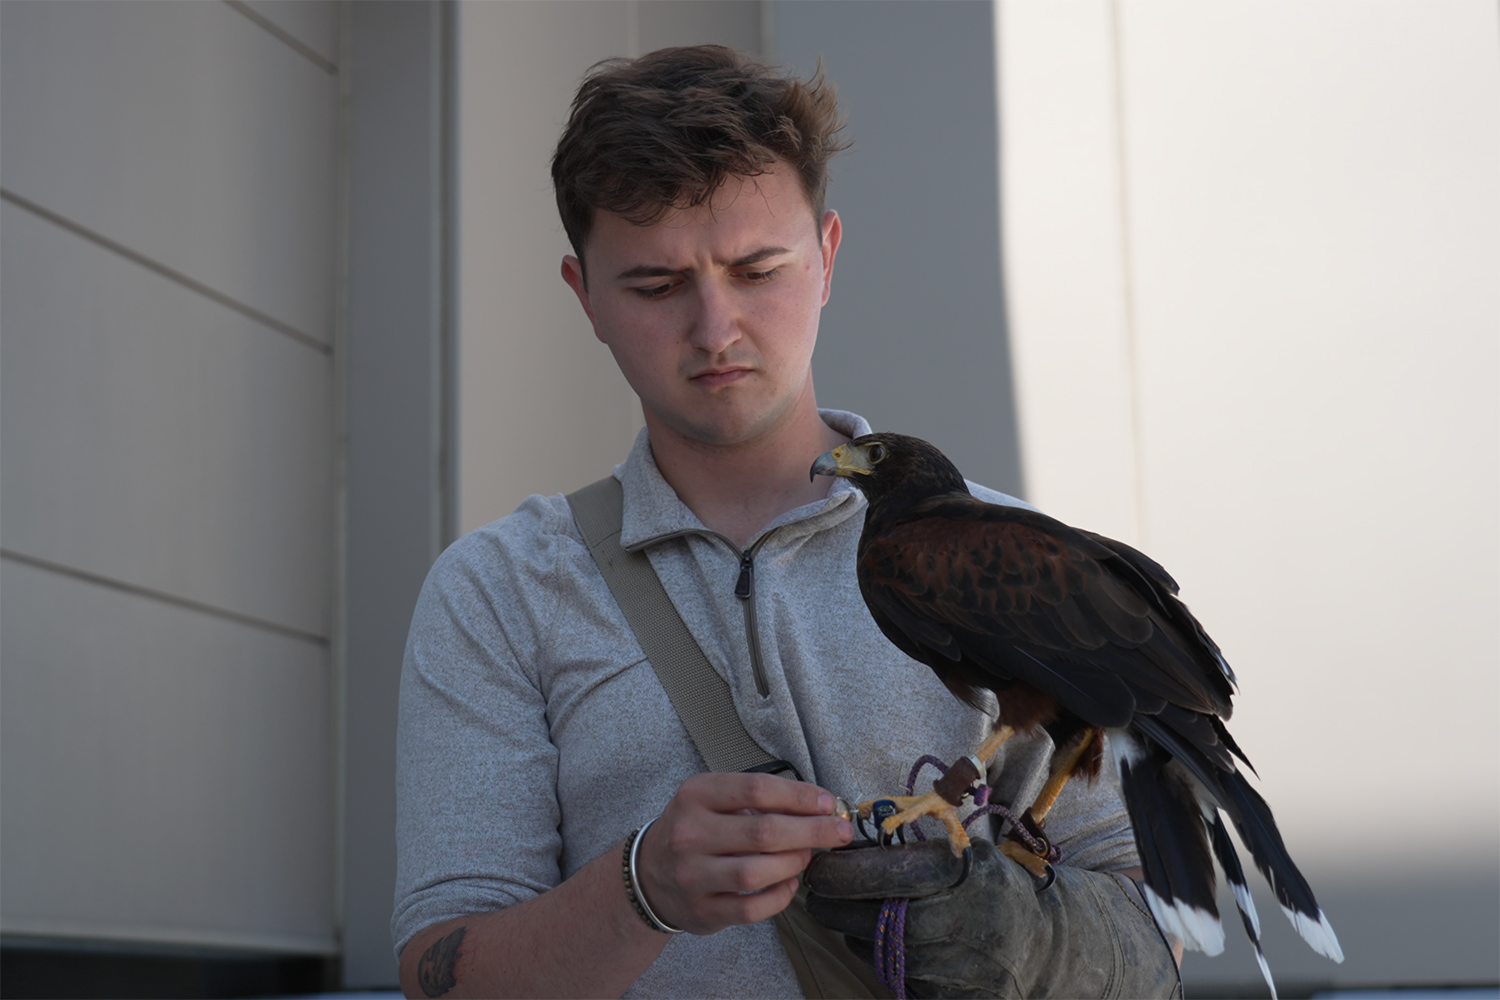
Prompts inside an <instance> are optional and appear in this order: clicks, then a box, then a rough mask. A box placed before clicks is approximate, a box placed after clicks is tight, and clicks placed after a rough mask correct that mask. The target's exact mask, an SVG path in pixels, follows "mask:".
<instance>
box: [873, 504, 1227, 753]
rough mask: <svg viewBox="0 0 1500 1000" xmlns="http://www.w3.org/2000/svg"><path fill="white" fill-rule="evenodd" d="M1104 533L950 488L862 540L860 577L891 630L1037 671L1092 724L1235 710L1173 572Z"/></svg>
mask: <svg viewBox="0 0 1500 1000" xmlns="http://www.w3.org/2000/svg"><path fill="white" fill-rule="evenodd" d="M1107 543H1109V540H1108V539H1104V538H1102V536H1091V535H1089V534H1087V533H1084V532H1079V531H1076V530H1074V529H1072V528H1069V527H1068V526H1066V525H1064V524H1062V522H1060V521H1055V520H1053V519H1052V518H1048V517H1046V516H1045V515H1041V514H1038V513H1036V512H1034V511H1027V510H1024V509H1022V508H1015V507H1001V506H997V505H993V504H985V503H982V502H980V501H977V500H974V499H973V498H970V497H961V498H956V497H952V496H947V497H942V498H938V499H936V500H934V501H931V502H927V503H924V504H921V505H918V507H916V508H914V509H913V510H912V511H911V512H910V514H909V515H908V516H907V517H905V518H903V519H902V520H901V521H900V522H898V523H896V524H893V525H888V526H886V527H884V529H883V530H881V531H879V532H877V533H874V534H869V533H867V534H866V536H865V537H864V538H862V539H861V542H860V552H859V568H860V574H859V575H860V581H861V589H862V590H863V591H864V593H865V600H866V602H867V603H868V604H869V605H870V606H871V608H872V609H876V608H878V609H879V610H880V611H881V612H882V613H883V614H884V615H885V616H886V618H887V620H888V621H887V622H886V623H882V628H888V627H893V628H895V629H897V630H899V631H900V632H902V633H904V635H905V636H906V637H908V638H909V640H910V641H912V642H913V643H915V644H917V645H918V646H920V647H922V648H923V649H927V650H930V651H932V652H933V653H936V654H937V655H939V656H941V657H943V658H944V659H946V660H950V661H953V660H957V659H960V658H962V659H963V660H965V661H967V662H969V663H971V664H972V665H974V666H977V667H979V668H981V669H982V670H983V671H984V672H986V673H988V674H989V675H991V676H995V677H997V678H1000V679H1017V680H1022V681H1025V682H1027V683H1030V684H1032V685H1033V686H1035V687H1037V688H1039V689H1040V690H1042V691H1044V692H1046V693H1048V694H1050V695H1052V696H1053V697H1055V698H1057V699H1058V701H1060V702H1061V703H1062V704H1063V706H1064V707H1066V708H1068V709H1069V710H1070V711H1073V712H1074V713H1075V714H1078V715H1080V716H1082V717H1083V718H1084V719H1086V720H1088V721H1089V722H1090V723H1092V724H1094V725H1105V726H1108V725H1121V724H1124V723H1125V722H1126V721H1128V716H1129V714H1130V713H1132V712H1134V711H1136V710H1138V709H1144V710H1147V711H1159V710H1160V708H1161V706H1162V705H1163V704H1165V703H1171V704H1175V705H1181V706H1183V707H1185V708H1188V709H1190V710H1193V711H1198V712H1207V713H1210V714H1222V713H1223V712H1224V711H1227V708H1228V700H1229V699H1228V695H1229V691H1228V689H1227V684H1224V683H1223V680H1222V678H1223V675H1222V673H1221V672H1220V670H1219V668H1218V666H1217V664H1216V662H1215V661H1214V660H1213V659H1212V655H1213V654H1210V653H1208V652H1205V651H1204V648H1203V647H1202V645H1201V644H1200V643H1199V642H1197V640H1198V638H1199V636H1198V635H1197V634H1195V633H1194V632H1193V631H1192V629H1191V627H1188V628H1184V627H1183V626H1184V625H1185V624H1186V623H1187V622H1189V621H1192V623H1193V624H1194V625H1196V622H1195V621H1193V620H1192V619H1191V616H1190V615H1188V616H1187V617H1186V619H1184V617H1183V616H1184V615H1186V609H1185V608H1183V609H1182V613H1181V614H1178V613H1176V611H1175V608H1174V606H1175V607H1182V605H1181V603H1180V602H1178V601H1177V600H1176V598H1175V596H1173V594H1172V593H1171V592H1170V591H1169V590H1168V589H1167V588H1166V583H1164V582H1163V581H1165V582H1171V577H1169V576H1166V571H1165V570H1162V569H1161V568H1160V567H1159V566H1157V565H1156V564H1155V563H1152V562H1150V561H1149V560H1147V559H1146V557H1144V556H1141V555H1140V554H1139V553H1136V552H1135V550H1134V549H1129V548H1128V546H1123V545H1122V546H1120V548H1121V549H1123V550H1125V551H1127V552H1128V553H1130V554H1132V555H1133V556H1135V557H1138V559H1139V560H1140V561H1143V563H1144V564H1145V565H1144V566H1135V565H1133V564H1129V563H1126V561H1125V557H1124V556H1122V555H1121V554H1120V551H1117V550H1116V549H1115V548H1112V547H1111V545H1110V544H1107ZM1171 585H1172V587H1174V588H1175V583H1172V584H1171ZM1184 633H1186V634H1184ZM888 634H889V633H888ZM897 644H898V645H901V643H900V642H898V643H897ZM1216 652H1217V650H1216V649H1215V650H1214V653H1216ZM919 658H920V657H919ZM1206 666H1208V667H1211V669H1207V670H1206V669H1205V667H1206ZM1216 681H1217V682H1218V684H1216V683H1215V682H1216ZM1219 686H1222V687H1224V689H1225V690H1223V691H1220V690H1219V689H1218V688H1219Z"/></svg>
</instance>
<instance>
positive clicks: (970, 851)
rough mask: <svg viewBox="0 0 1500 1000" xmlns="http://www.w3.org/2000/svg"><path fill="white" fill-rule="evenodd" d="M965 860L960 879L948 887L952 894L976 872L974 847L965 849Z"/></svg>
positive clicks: (959, 874)
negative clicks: (971, 873)
mask: <svg viewBox="0 0 1500 1000" xmlns="http://www.w3.org/2000/svg"><path fill="white" fill-rule="evenodd" d="M963 858H964V867H963V871H961V872H959V873H958V879H957V880H956V881H955V882H954V883H953V884H952V885H950V886H949V887H948V890H949V891H950V892H951V891H952V890H954V889H957V888H958V887H959V886H961V885H963V884H964V883H965V882H967V881H969V873H970V872H972V871H973V870H974V848H973V847H972V846H970V847H965V848H964V854H963ZM1038 891H1040V890H1038Z"/></svg>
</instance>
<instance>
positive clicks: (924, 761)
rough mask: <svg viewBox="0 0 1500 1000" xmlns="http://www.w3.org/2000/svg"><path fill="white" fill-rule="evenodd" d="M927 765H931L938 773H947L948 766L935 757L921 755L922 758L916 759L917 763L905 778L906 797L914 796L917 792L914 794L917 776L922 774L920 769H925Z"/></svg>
mask: <svg viewBox="0 0 1500 1000" xmlns="http://www.w3.org/2000/svg"><path fill="white" fill-rule="evenodd" d="M928 764H931V765H932V766H933V767H935V768H937V769H938V770H939V771H941V772H943V773H944V774H947V773H948V765H947V764H944V763H943V762H942V761H940V760H938V759H937V758H936V757H934V756H932V755H931V754H923V755H922V756H920V757H918V758H917V762H916V763H915V764H913V765H912V766H911V773H910V774H908V775H907V776H906V794H907V795H915V794H917V792H916V788H917V775H919V774H921V773H922V768H924V767H926V766H927V765H928Z"/></svg>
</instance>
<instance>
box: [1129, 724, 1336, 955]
mask: <svg viewBox="0 0 1500 1000" xmlns="http://www.w3.org/2000/svg"><path fill="white" fill-rule="evenodd" d="M1134 726H1135V728H1137V729H1139V730H1140V732H1141V733H1142V734H1143V735H1144V736H1145V737H1147V738H1146V739H1145V740H1142V741H1140V742H1141V743H1142V744H1144V746H1146V747H1150V748H1152V749H1153V750H1155V749H1156V748H1157V747H1160V748H1162V750H1161V751H1159V752H1164V753H1167V754H1170V755H1171V757H1172V758H1173V759H1174V760H1175V761H1176V762H1177V763H1178V764H1180V765H1181V766H1182V767H1183V768H1185V769H1186V770H1187V771H1188V772H1189V773H1191V774H1192V776H1193V777H1194V778H1196V779H1197V780H1198V782H1199V783H1200V784H1201V785H1202V786H1203V790H1204V792H1205V793H1206V794H1207V795H1209V796H1210V797H1211V798H1213V799H1214V800H1216V801H1217V802H1218V804H1219V806H1220V807H1221V808H1222V809H1223V810H1224V811H1225V812H1226V813H1228V814H1229V818H1230V819H1231V820H1233V822H1234V825H1235V829H1237V830H1238V831H1239V833H1240V839H1241V840H1243V841H1244V842H1245V846H1246V847H1247V848H1249V850H1250V856H1251V858H1252V859H1253V860H1254V861H1255V867H1256V868H1257V869H1259V870H1260V873H1261V874H1262V875H1263V876H1265V879H1266V881H1267V882H1268V883H1270V886H1271V890H1272V892H1274V893H1275V895H1276V901H1277V902H1278V903H1280V904H1281V908H1282V911H1283V912H1284V913H1285V914H1286V915H1287V919H1288V920H1290V921H1291V922H1292V926H1293V927H1294V928H1296V930H1297V933H1298V934H1300V935H1301V936H1302V939H1303V940H1304V941H1306V942H1307V943H1308V945H1309V946H1310V947H1311V948H1312V949H1313V951H1316V952H1317V953H1318V954H1320V955H1324V956H1327V957H1328V958H1331V959H1333V960H1334V961H1335V962H1342V961H1343V960H1344V952H1343V949H1342V948H1340V947H1339V941H1338V937H1337V935H1335V934H1334V932H1333V927H1332V926H1330V925H1329V923H1328V918H1327V917H1326V916H1324V915H1323V911H1322V910H1321V909H1320V908H1319V907H1318V902H1317V899H1316V898H1315V897H1314V896H1313V891H1312V887H1311V886H1309V885H1308V884H1307V879H1305V878H1303V877H1302V872H1300V871H1299V870H1298V869H1297V865H1296V863H1295V862H1294V861H1292V856H1291V855H1290V854H1289V853H1288V852H1287V849H1286V844H1285V843H1283V842H1282V839H1281V833H1280V831H1278V830H1277V829H1276V820H1275V818H1274V817H1273V816H1272V815H1271V807H1270V806H1269V805H1267V804H1266V800H1265V799H1263V798H1261V797H1260V794H1259V793H1257V792H1256V791H1255V789H1253V788H1251V787H1250V783H1249V782H1248V781H1247V780H1246V779H1245V776H1244V775H1243V774H1241V773H1240V772H1239V771H1227V770H1223V769H1221V768H1218V767H1216V766H1214V764H1213V763H1212V762H1211V761H1210V760H1209V759H1208V757H1207V756H1206V755H1205V754H1204V753H1203V752H1202V751H1201V750H1200V749H1199V748H1198V747H1196V746H1194V745H1193V744H1192V743H1190V742H1189V741H1188V740H1187V739H1185V738H1183V736H1181V735H1180V734H1178V733H1176V732H1174V731H1173V730H1172V729H1171V728H1169V727H1167V726H1165V725H1163V724H1162V723H1161V721H1160V720H1159V719H1155V718H1152V717H1151V716H1137V718H1136V720H1135V723H1134ZM1122 764H1123V760H1122ZM1121 773H1122V776H1123V773H1124V772H1123V770H1122V772H1121ZM1126 804H1127V805H1129V799H1128V797H1127V799H1126ZM1130 819H1131V822H1137V820H1136V815H1135V811H1134V809H1132V810H1131V814H1130ZM1137 842H1139V836H1137Z"/></svg>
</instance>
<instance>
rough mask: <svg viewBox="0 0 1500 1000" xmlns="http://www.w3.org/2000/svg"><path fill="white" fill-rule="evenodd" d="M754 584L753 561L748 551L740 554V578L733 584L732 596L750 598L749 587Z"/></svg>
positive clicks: (746, 599) (743, 598)
mask: <svg viewBox="0 0 1500 1000" xmlns="http://www.w3.org/2000/svg"><path fill="white" fill-rule="evenodd" d="M754 585H755V561H754V559H753V558H752V557H751V555H750V553H748V552H746V553H745V554H744V555H742V556H740V578H739V580H738V581H736V582H735V585H734V596H735V597H738V598H739V599H740V600H742V601H748V600H749V599H750V588H751V587H753V586H754Z"/></svg>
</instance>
